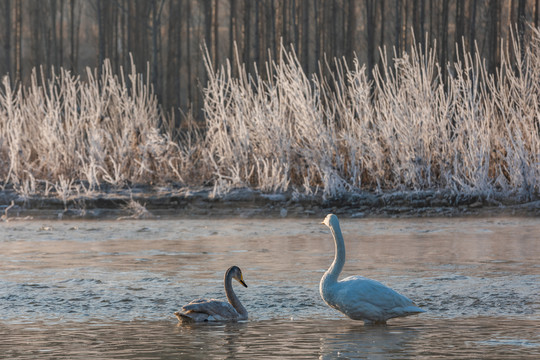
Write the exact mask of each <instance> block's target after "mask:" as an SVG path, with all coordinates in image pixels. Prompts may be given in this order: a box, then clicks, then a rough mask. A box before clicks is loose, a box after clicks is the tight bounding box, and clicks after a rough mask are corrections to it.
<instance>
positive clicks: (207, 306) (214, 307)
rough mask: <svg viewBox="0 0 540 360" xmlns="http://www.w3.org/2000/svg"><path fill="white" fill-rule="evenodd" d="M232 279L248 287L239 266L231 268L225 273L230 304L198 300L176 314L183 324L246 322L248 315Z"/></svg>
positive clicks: (211, 300)
mask: <svg viewBox="0 0 540 360" xmlns="http://www.w3.org/2000/svg"><path fill="white" fill-rule="evenodd" d="M232 279H235V280H237V281H238V282H239V283H240V284H242V285H244V286H245V287H247V285H246V283H245V282H244V279H243V277H242V271H241V270H240V268H239V267H238V266H232V267H230V268H229V269H228V270H227V272H226V273H225V294H226V295H227V300H229V302H225V301H220V300H216V299H197V300H193V301H192V302H190V303H189V304H187V305H184V306H183V307H182V310H181V311H177V312H175V313H174V315H176V317H177V318H178V320H180V321H181V322H206V321H238V320H246V319H247V317H248V313H247V310H246V308H245V307H244V306H243V305H242V303H240V300H238V297H237V296H236V294H235V293H234V290H233V288H232Z"/></svg>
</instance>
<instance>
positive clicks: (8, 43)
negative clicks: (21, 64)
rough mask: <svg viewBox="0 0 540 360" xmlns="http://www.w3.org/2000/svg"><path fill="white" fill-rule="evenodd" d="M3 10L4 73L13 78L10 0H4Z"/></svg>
mask: <svg viewBox="0 0 540 360" xmlns="http://www.w3.org/2000/svg"><path fill="white" fill-rule="evenodd" d="M4 11H5V12H6V16H5V19H6V24H5V25H6V28H5V32H6V33H5V35H6V41H5V43H4V51H5V54H6V55H5V56H6V60H5V61H6V63H5V68H6V70H5V71H6V73H8V74H10V76H9V78H10V80H13V79H12V78H13V76H12V75H13V74H11V0H5V1H4Z"/></svg>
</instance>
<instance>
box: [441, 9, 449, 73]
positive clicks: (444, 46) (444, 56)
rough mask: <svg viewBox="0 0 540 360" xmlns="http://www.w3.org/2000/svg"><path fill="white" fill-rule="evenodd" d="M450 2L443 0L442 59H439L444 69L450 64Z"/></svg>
mask: <svg viewBox="0 0 540 360" xmlns="http://www.w3.org/2000/svg"><path fill="white" fill-rule="evenodd" d="M448 1H449V0H443V4H442V6H443V8H442V24H441V30H440V34H442V40H441V57H440V58H439V65H441V66H443V67H444V64H446V63H447V62H448V60H449V59H448V7H449V6H448V5H449V4H448Z"/></svg>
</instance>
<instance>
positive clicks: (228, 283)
mask: <svg viewBox="0 0 540 360" xmlns="http://www.w3.org/2000/svg"><path fill="white" fill-rule="evenodd" d="M232 278H233V276H232V273H231V271H230V269H229V271H227V273H226V274H225V294H226V295H227V300H229V303H230V304H231V305H232V306H233V307H234V308H235V309H236V311H238V313H239V314H240V315H244V316H247V310H246V308H245V307H244V305H242V303H241V302H240V300H239V299H238V297H237V296H236V294H235V293H234V290H233V287H232Z"/></svg>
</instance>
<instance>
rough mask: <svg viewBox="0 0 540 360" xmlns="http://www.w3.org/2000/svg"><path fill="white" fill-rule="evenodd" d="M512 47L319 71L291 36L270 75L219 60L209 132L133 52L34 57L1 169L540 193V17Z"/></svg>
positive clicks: (58, 186) (0, 144)
mask: <svg viewBox="0 0 540 360" xmlns="http://www.w3.org/2000/svg"><path fill="white" fill-rule="evenodd" d="M508 48H509V49H511V50H507V51H506V52H505V53H504V54H503V56H502V57H501V62H500V67H499V69H498V71H497V73H496V74H488V73H487V71H486V66H485V64H484V63H483V61H482V59H480V58H479V57H473V56H471V55H470V54H468V53H463V54H462V56H461V57H460V60H459V61H457V62H456V63H455V64H448V65H445V66H440V65H439V64H437V62H436V57H435V55H434V52H433V51H431V50H429V49H425V50H423V49H419V48H412V49H410V51H409V52H407V53H404V54H401V55H400V56H397V55H394V57H393V59H392V61H390V59H389V56H388V55H387V54H386V52H385V51H382V54H381V55H382V64H381V66H379V67H376V68H375V70H374V73H373V74H372V75H373V76H372V78H373V80H372V81H370V80H369V77H368V74H367V73H366V69H365V67H364V66H362V65H361V64H360V63H359V61H358V60H357V59H353V61H352V63H351V64H347V63H346V62H345V61H343V60H335V61H334V63H332V64H331V65H332V66H331V68H333V69H336V70H334V71H331V72H330V75H328V74H329V71H328V70H327V69H325V71H324V72H322V71H321V74H322V73H325V74H326V75H325V76H323V75H319V76H313V77H311V78H308V77H307V76H306V74H305V73H304V71H303V70H302V67H301V65H300V63H299V61H298V59H297V57H296V55H295V54H294V52H288V51H285V50H282V52H281V54H280V56H279V59H276V60H274V61H269V62H268V63H267V66H266V73H265V74H255V75H253V76H250V75H248V73H247V71H246V69H245V67H244V65H243V64H241V63H238V62H237V63H234V64H231V63H229V62H228V63H226V65H225V66H223V67H221V68H220V69H218V70H213V67H212V66H210V65H211V64H208V66H207V71H208V82H207V83H206V86H205V87H204V90H203V91H204V109H203V110H204V114H205V126H204V127H203V130H202V131H201V130H195V129H196V127H191V128H189V129H187V130H182V131H178V130H177V129H175V128H174V126H173V125H172V124H173V122H174V119H167V118H166V117H165V116H164V115H163V114H162V113H161V112H160V110H159V105H158V102H157V99H156V97H155V96H154V95H153V94H152V92H151V88H150V86H149V85H148V79H143V78H142V77H141V75H139V74H137V73H136V71H135V69H134V67H132V69H131V72H130V73H129V75H128V76H127V78H124V76H123V75H122V74H120V77H118V76H115V75H113V73H112V72H111V67H110V65H109V63H108V62H106V63H105V64H104V66H103V70H102V73H101V75H100V76H98V75H97V74H96V73H95V72H92V71H88V73H87V76H86V79H85V80H84V81H83V80H81V79H80V78H78V77H74V76H73V75H71V74H70V73H69V72H68V71H66V70H63V69H61V70H60V71H59V72H58V75H53V76H52V77H51V78H48V79H45V78H43V77H42V76H39V75H38V72H37V71H36V72H35V73H34V75H33V77H32V82H31V85H30V86H29V87H27V88H24V89H22V88H16V89H13V88H12V87H11V86H10V82H9V80H8V79H7V78H6V79H4V81H3V88H2V89H1V91H0V184H1V185H3V186H4V187H5V186H12V187H14V188H15V189H16V190H17V191H18V192H19V193H20V194H21V195H22V196H29V195H32V194H35V193H41V194H45V195H47V194H54V195H55V196H59V197H61V198H64V199H66V198H67V197H68V196H70V195H73V194H80V193H85V194H86V193H90V192H93V191H99V190H103V187H104V186H107V187H109V186H113V187H125V186H129V185H130V184H146V185H163V184H171V183H175V184H182V185H186V186H197V185H207V184H211V185H213V188H214V193H215V194H216V195H220V194H222V193H225V192H228V191H230V190H231V189H234V188H239V187H249V188H253V189H257V190H261V191H264V192H276V191H278V192H279V191H289V190H291V191H295V192H297V193H299V194H311V193H320V194H323V195H325V196H336V195H340V194H343V193H344V192H349V191H360V190H368V191H392V190H400V191H415V190H427V189H430V190H451V191H455V192H463V193H473V192H474V193H478V192H480V193H484V194H486V195H488V196H489V195H490V194H495V193H497V194H502V195H508V196H510V195H512V196H522V197H524V198H533V197H537V196H538V193H539V190H540V120H539V119H540V100H539V99H540V29H534V31H533V37H532V39H531V40H530V42H529V43H528V46H527V47H526V48H524V49H521V48H520V47H519V44H518V43H517V42H516V41H513V42H512V43H510V44H509V46H508ZM325 66H326V65H325ZM234 67H235V68H236V69H234V70H235V71H233V68H234ZM329 68H330V67H328V69H329ZM233 74H238V75H236V76H234V75H233ZM443 75H444V76H443ZM443 78H444V79H445V80H444V81H443Z"/></svg>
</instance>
